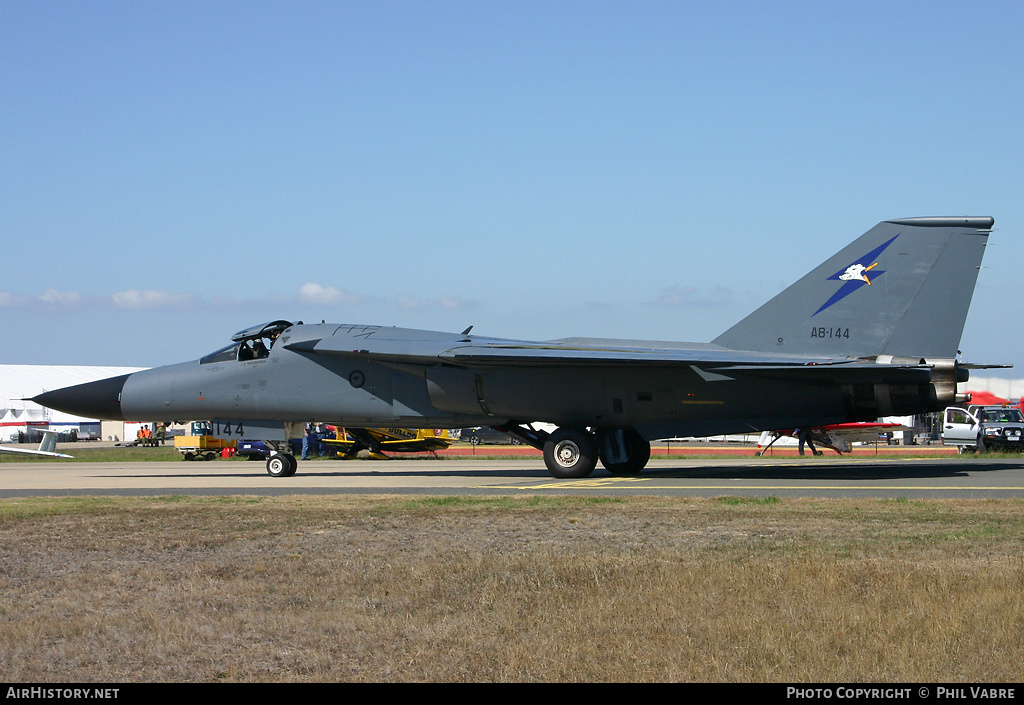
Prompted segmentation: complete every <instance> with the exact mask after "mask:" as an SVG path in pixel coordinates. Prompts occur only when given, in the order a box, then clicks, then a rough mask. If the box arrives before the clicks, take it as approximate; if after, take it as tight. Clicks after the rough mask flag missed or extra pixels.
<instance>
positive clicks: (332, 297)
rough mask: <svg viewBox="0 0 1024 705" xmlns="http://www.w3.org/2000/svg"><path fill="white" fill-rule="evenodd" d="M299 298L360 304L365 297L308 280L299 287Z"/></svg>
mask: <svg viewBox="0 0 1024 705" xmlns="http://www.w3.org/2000/svg"><path fill="white" fill-rule="evenodd" d="M299 299H300V300H301V301H305V302H307V303H313V304H358V303H362V301H363V297H361V296H359V295H358V294H352V293H349V292H347V291H342V290H341V289H337V288H335V287H333V286H323V285H321V284H317V283H316V282H306V283H305V284H303V285H302V286H300V287H299Z"/></svg>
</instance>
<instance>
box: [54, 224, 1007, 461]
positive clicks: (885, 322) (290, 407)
mask: <svg viewBox="0 0 1024 705" xmlns="http://www.w3.org/2000/svg"><path fill="white" fill-rule="evenodd" d="M992 225H993V219H992V218H989V217H928V218H907V219H900V220H889V221H883V222H882V223H879V224H878V225H876V226H875V227H873V228H872V229H871V230H869V231H868V232H867V233H865V234H864V235H862V236H860V237H859V238H857V239H856V240H855V241H854V242H852V243H851V244H849V245H848V246H846V247H844V248H843V249H842V250H840V251H839V252H838V253H837V254H836V255H834V256H833V257H831V258H829V259H828V260H826V261H825V262H824V263H822V264H821V265H819V266H818V267H817V268H815V269H813V270H812V271H811V272H810V273H809V274H807V275H806V276H804V277H803V278H802V279H800V280H799V281H798V282H796V283H795V284H793V285H792V286H790V287H789V288H787V289H786V290H784V291H783V292H782V293H780V294H779V295H778V296H776V297H775V298H773V299H772V300H770V301H769V302H767V303H766V304H764V305H763V306H762V307H761V308H759V309H758V310H757V311H755V312H754V313H752V314H751V315H749V316H747V317H746V318H745V319H743V320H742V321H740V322H739V323H737V324H736V325H734V326H732V327H731V328H729V329H728V330H726V331H725V332H724V333H722V334H721V335H720V336H718V337H717V338H716V339H715V340H713V341H711V342H710V343H670V342H652V341H639V340H608V339H590V338H564V339H559V340H549V341H537V342H530V341H519V340H505V339H499V338H488V337H481V336H476V335H470V334H469V332H468V331H466V332H464V333H443V332H435V331H424V330H413V329H405V328H392V327H385V326H375V325H351V324H327V323H321V324H316V325H304V324H302V323H292V322H289V321H283V320H282V321H273V322H270V323H267V324H263V325H260V326H255V327H253V328H249V329H246V330H243V331H241V332H239V333H236V334H235V335H234V336H233V338H232V343H231V345H229V346H227V347H225V348H223V349H221V350H218V351H216V352H214V353H211V354H209V355H206V356H204V357H201V358H199V359H198V360H193V361H191V362H184V363H180V364H175V365H169V366H166V367H158V368H154V369H148V370H144V371H140V372H135V373H132V374H129V375H123V376H120V377H113V378H110V379H106V380H101V381H98V382H91V383H88V384H82V385H77V386H73V387H67V388H64V389H58V390H55V391H52V392H46V393H44V394H41V395H39V396H38V397H36V398H35V401H37V402H38V403H40V404H42V405H44V406H47V407H50V408H54V409H59V410H62V411H66V412H68V413H72V414H76V415H79V416H83V417H87V418H101V419H124V420H165V421H187V420H194V419H244V420H245V421H246V422H247V423H250V422H251V423H257V422H258V423H259V425H260V427H261V428H266V429H274V428H280V429H281V431H280V438H274V437H272V436H275V435H276V433H273V432H271V431H267V432H265V433H264V435H265V436H268V438H267V439H266V440H267V441H268V442H269V443H272V444H275V447H276V448H277V452H275V453H274V454H273V455H271V457H270V458H269V460H268V461H267V468H268V472H270V474H272V475H275V476H289V475H292V474H294V473H295V468H296V465H297V463H296V461H295V459H294V457H293V456H292V455H291V454H290V451H289V446H288V444H287V443H284V442H280V441H282V440H284V439H286V438H287V435H288V433H287V430H286V429H285V425H286V424H301V423H304V422H308V421H312V420H316V421H322V422H325V423H331V424H337V425H338V426H345V427H350V428H358V427H383V426H386V427H403V428H465V427H470V426H492V427H495V428H498V429H500V430H502V431H504V432H506V433H509V434H512V435H514V436H516V437H518V438H520V439H521V440H523V441H524V442H525V443H528V444H530V445H533V446H535V447H537V448H541V449H543V451H544V462H545V464H546V466H547V468H548V470H549V471H550V472H551V474H552V475H554V476H555V477H560V478H566V477H586V476H588V475H590V474H591V473H592V472H593V470H594V468H595V467H596V464H597V462H598V461H600V462H601V464H602V465H603V466H604V467H605V468H606V469H607V470H608V471H609V472H611V473H613V474H617V475H629V474H634V473H637V472H640V471H641V470H642V469H643V468H644V466H645V465H646V464H647V461H648V459H649V458H650V448H651V446H650V441H651V440H653V439H658V438H667V437H679V436H697V437H700V436H710V435H719V434H730V433H751V432H759V431H772V430H776V429H791V428H802V427H812V426H823V425H828V424H838V423H845V422H850V421H871V420H875V419H877V418H879V417H883V416H894V415H901V416H902V415H912V414H919V413H925V412H929V411H938V410H941V409H943V408H945V407H946V406H948V405H950V404H952V403H954V402H955V401H956V396H957V394H956V387H957V382H962V381H965V380H966V379H967V376H968V371H967V369H965V366H964V365H961V364H960V363H958V361H957V359H956V358H957V353H958V348H959V345H960V336H961V334H962V332H963V326H964V321H965V320H966V317H967V311H968V308H969V306H970V301H971V297H972V295H973V292H974V286H975V282H976V280H977V276H978V269H979V267H980V265H981V260H982V255H983V253H984V250H985V245H986V242H987V240H988V236H989V233H990V231H991V229H992ZM534 422H544V423H545V424H553V425H554V426H555V427H557V428H556V430H554V431H551V432H547V431H540V430H536V429H535V428H534V426H533V423H534ZM250 428H251V427H250Z"/></svg>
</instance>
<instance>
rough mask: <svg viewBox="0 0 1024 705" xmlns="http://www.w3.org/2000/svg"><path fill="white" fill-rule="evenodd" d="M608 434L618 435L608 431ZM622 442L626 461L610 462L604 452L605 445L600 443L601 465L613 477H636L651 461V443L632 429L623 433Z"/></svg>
mask: <svg viewBox="0 0 1024 705" xmlns="http://www.w3.org/2000/svg"><path fill="white" fill-rule="evenodd" d="M607 433H617V431H608V432H607ZM610 440H611V439H609V441H610ZM622 441H623V443H624V444H625V451H626V459H625V460H623V461H621V462H617V463H612V462H609V461H608V459H607V457H606V456H605V452H604V447H605V444H604V443H599V447H600V448H601V452H600V458H601V464H602V465H604V467H605V469H606V470H608V472H610V473H611V474H612V475H636V474H637V473H638V472H640V471H641V470H643V469H644V467H645V466H646V465H647V461H648V460H650V459H651V444H650V441H647V440H645V439H644V438H643V436H641V435H640V434H639V433H637V432H636V431H635V430H634V429H632V428H627V429H625V430H623V431H622Z"/></svg>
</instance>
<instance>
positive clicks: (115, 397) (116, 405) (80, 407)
mask: <svg viewBox="0 0 1024 705" xmlns="http://www.w3.org/2000/svg"><path fill="white" fill-rule="evenodd" d="M129 377H131V375H130V374H128V375H121V376H119V377H108V378H107V379H101V380H97V381H95V382H86V383H85V384H76V385H74V386H73V387H64V388H63V389H55V390H53V391H52V392H43V393H42V394H40V395H39V396H37V397H33V398H32V400H31V401H34V402H35V403H36V404H39V405H40V406H45V407H47V408H50V409H56V410H57V411H63V412H65V413H68V414H73V415H75V416H81V417H83V418H87V419H108V420H112V421H124V420H125V418H124V415H123V414H122V413H121V390H122V389H124V383H125V381H126V380H127V379H128V378H129Z"/></svg>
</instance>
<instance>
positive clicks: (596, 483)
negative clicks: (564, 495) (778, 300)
mask: <svg viewBox="0 0 1024 705" xmlns="http://www.w3.org/2000/svg"><path fill="white" fill-rule="evenodd" d="M626 482H642V480H632V481H630V480H578V481H573V482H552V483H550V484H541V485H522V486H518V487H517V486H512V487H511V489H518V490H552V489H555V490H558V489H586V488H594V487H598V488H601V487H605V488H614V487H616V486H617V485H620V484H622V485H623V486H625V485H624V483H626ZM478 487H492V488H493V487H494V485H478ZM643 489H645V490H958V491H975V490H978V491H1006V492H1009V491H1016V492H1024V487H1011V486H1007V487H971V486H967V487H965V486H963V485H938V486H928V485H742V484H735V485H644V488H643Z"/></svg>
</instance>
